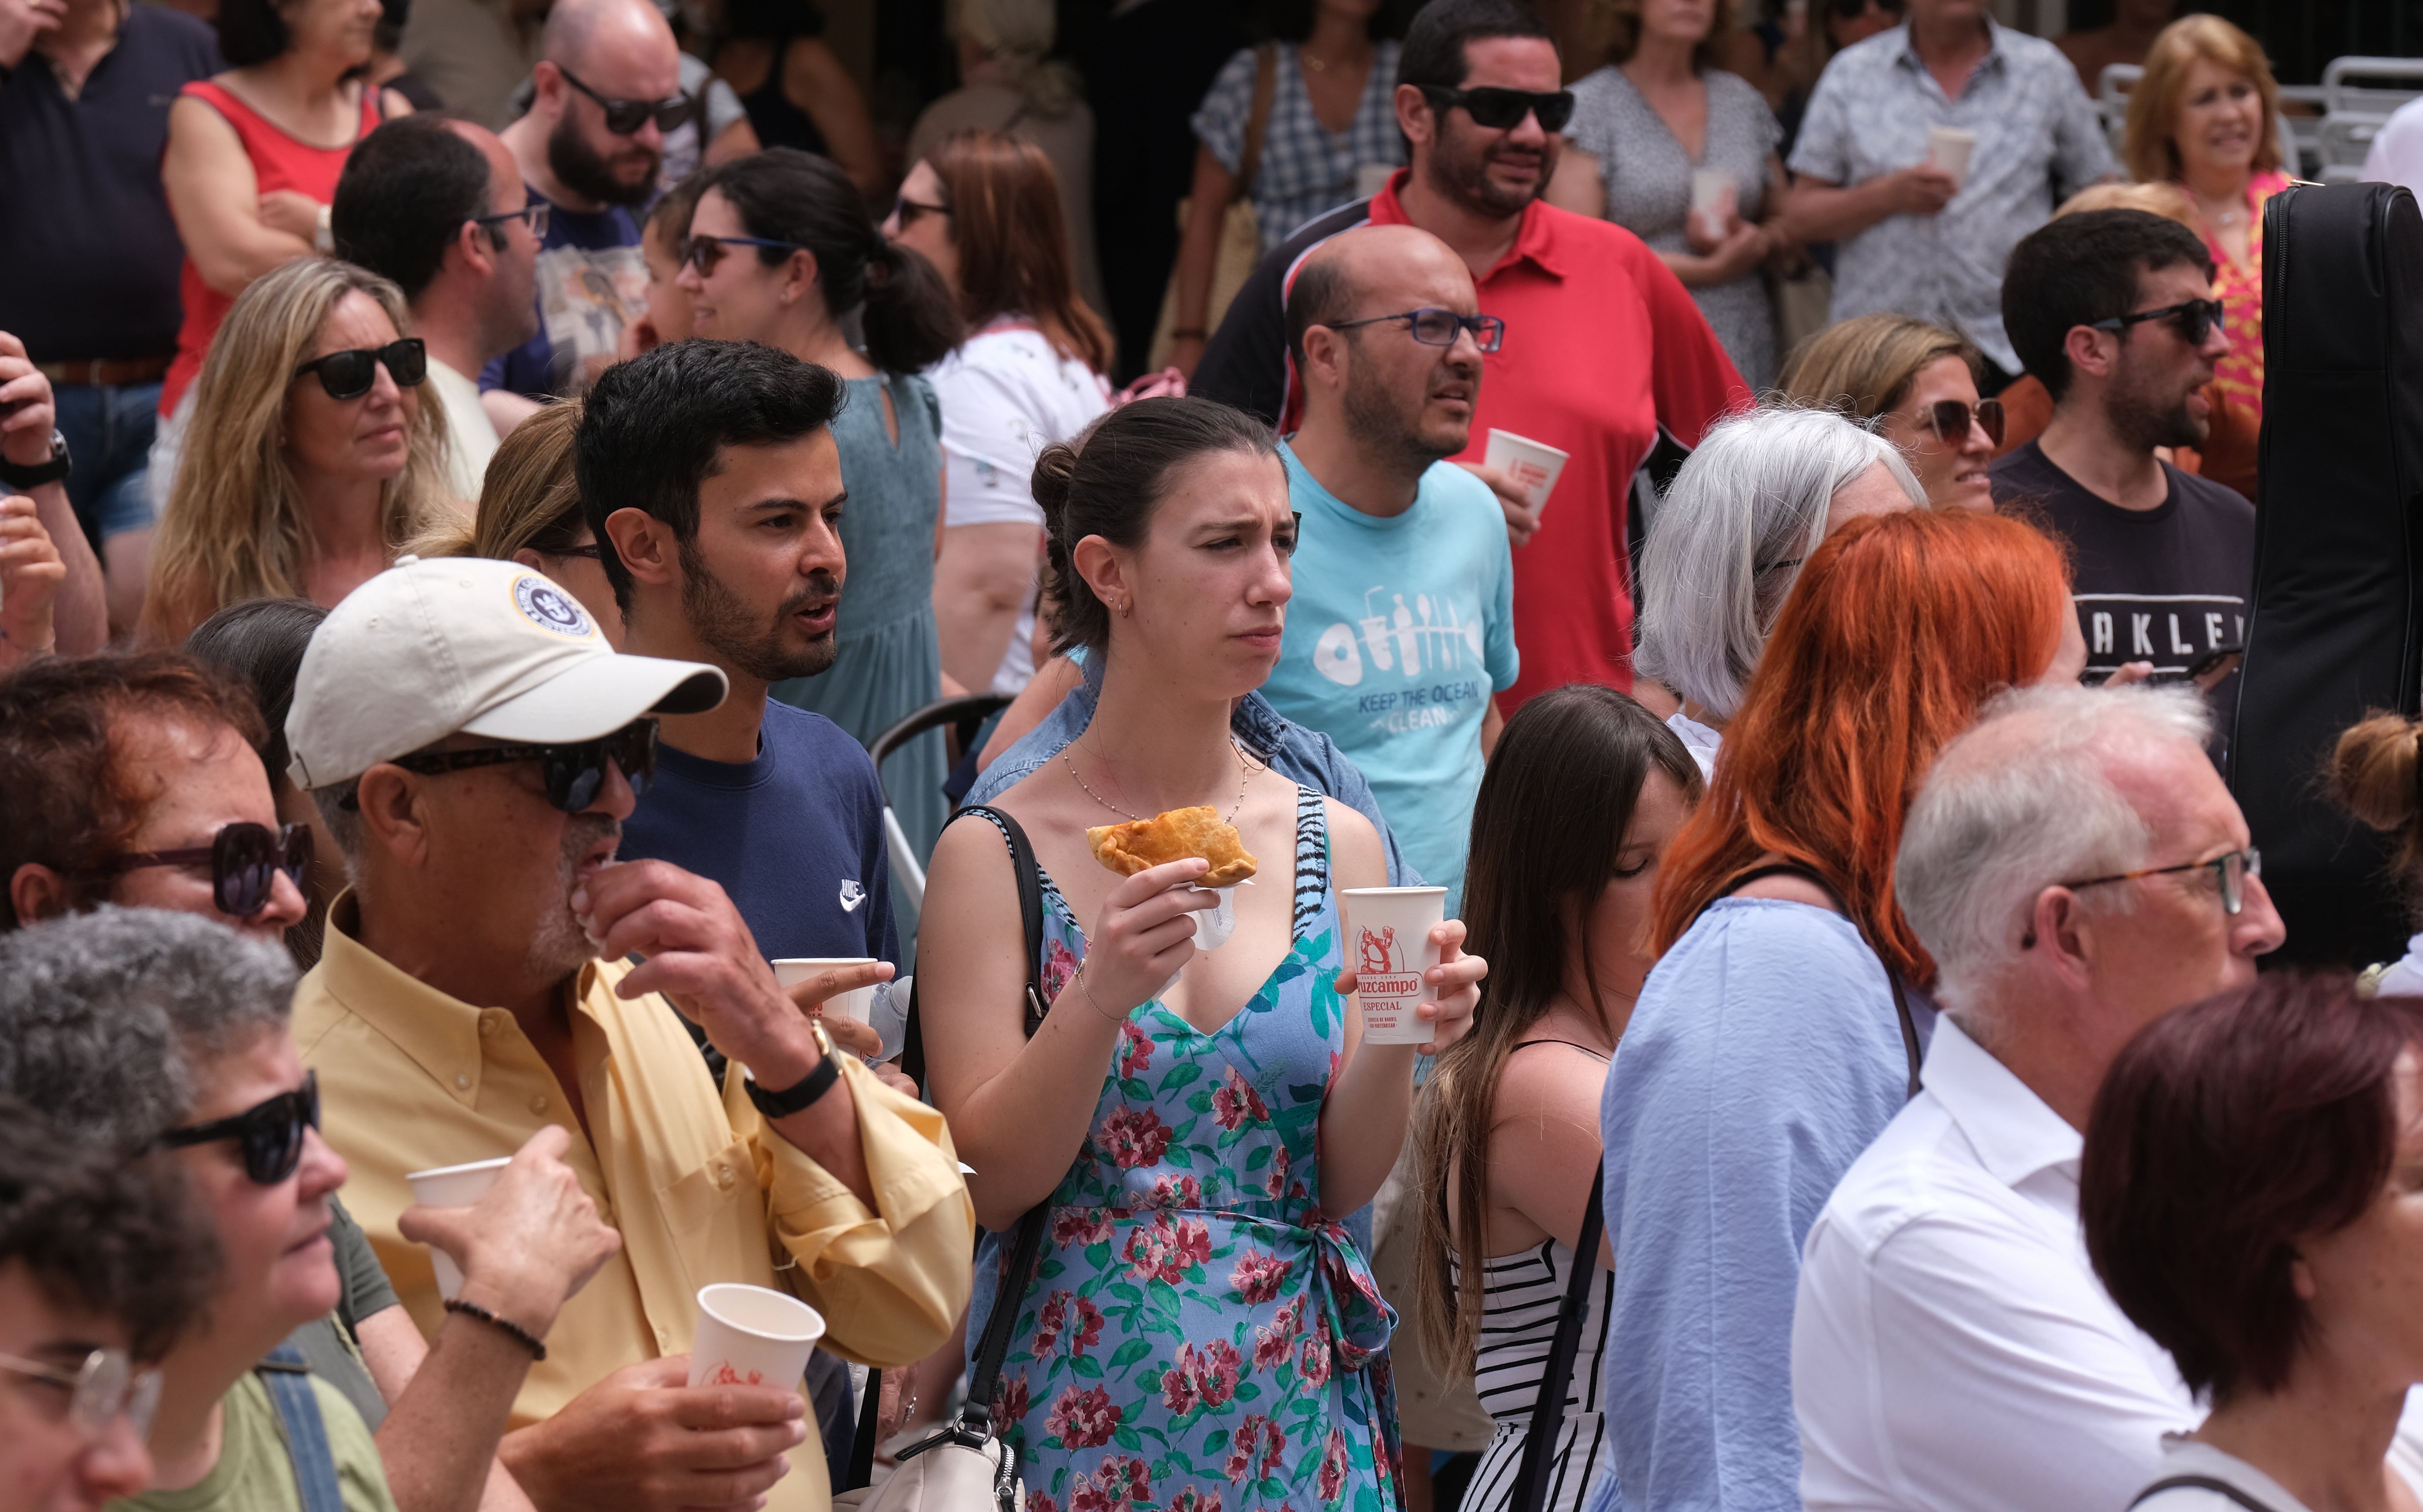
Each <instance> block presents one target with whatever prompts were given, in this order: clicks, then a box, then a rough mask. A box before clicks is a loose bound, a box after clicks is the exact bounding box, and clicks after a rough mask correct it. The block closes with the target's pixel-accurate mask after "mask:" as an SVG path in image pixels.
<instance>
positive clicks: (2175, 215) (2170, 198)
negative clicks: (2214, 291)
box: [2052, 179, 2204, 236]
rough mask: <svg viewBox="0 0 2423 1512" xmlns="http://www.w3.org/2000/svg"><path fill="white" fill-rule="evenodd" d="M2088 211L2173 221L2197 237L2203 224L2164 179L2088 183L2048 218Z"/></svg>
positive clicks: (2177, 189)
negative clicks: (2133, 213) (2136, 212)
mask: <svg viewBox="0 0 2423 1512" xmlns="http://www.w3.org/2000/svg"><path fill="white" fill-rule="evenodd" d="M2090 210H2142V211H2144V212H2145V213H2146V214H2148V215H2160V216H2162V218H2163V219H2164V220H2174V221H2177V222H2178V223H2179V224H2180V225H2182V226H2184V227H2186V228H2188V229H2189V230H2192V231H2193V232H2195V233H2196V234H2197V235H2198V236H2202V235H2203V234H2204V223H2203V222H2202V221H2200V220H2198V219H2197V218H2196V208H2195V201H2194V200H2193V199H2190V198H2189V197H2188V192H2187V191H2186V190H2185V189H2182V188H2180V187H2179V186H2178V184H2176V183H2173V182H2171V181H2169V180H2167V179H2165V180H2160V181H2155V182H2152V183H2090V184H2088V185H2087V186H2086V187H2085V188H2083V189H2081V190H2080V191H2079V192H2078V193H2076V194H2074V195H2072V196H2070V197H2068V198H2067V199H2065V200H2063V201H2062V202H2061V208H2060V209H2059V210H2056V211H2054V212H2053V213H2052V218H2053V219H2054V220H2059V219H2061V218H2062V217H2063V216H2064V215H2083V214H2084V213H2086V212H2088V211H2090Z"/></svg>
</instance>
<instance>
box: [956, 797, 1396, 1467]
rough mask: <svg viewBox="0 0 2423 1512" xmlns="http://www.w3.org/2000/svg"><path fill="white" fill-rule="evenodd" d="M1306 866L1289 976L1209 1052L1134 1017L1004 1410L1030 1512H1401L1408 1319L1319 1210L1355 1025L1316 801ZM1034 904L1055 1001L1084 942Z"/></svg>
mask: <svg viewBox="0 0 2423 1512" xmlns="http://www.w3.org/2000/svg"><path fill="white" fill-rule="evenodd" d="M1295 849H1296V855H1295V908H1294V927H1293V929H1292V931H1291V935H1292V938H1293V941H1294V945H1293V948H1292V949H1291V951H1290V952H1289V953H1288V956H1287V959H1285V960H1284V961H1281V962H1280V963H1279V965H1278V967H1277V969H1275V970H1274V971H1272V973H1271V975H1270V978H1269V980H1267V981H1266V982H1264V983H1263V984H1262V986H1261V989H1260V990H1259V992H1257V993H1256V994H1255V995H1254V998H1253V1000H1252V1001H1250V1002H1248V1003H1246V1004H1245V1006H1244V1007H1243V1009H1242V1010H1240V1011H1239V1012H1238V1014H1237V1016H1235V1017H1234V1018H1231V1019H1230V1020H1229V1021H1228V1022H1227V1024H1225V1025H1223V1026H1222V1027H1221V1028H1220V1030H1219V1031H1218V1032H1215V1033H1210V1034H1206V1033H1204V1032H1201V1031H1199V1030H1197V1029H1196V1028H1195V1027H1194V1026H1193V1025H1191V1024H1189V1023H1188V1022H1187V1021H1186V1020H1185V1019H1183V1018H1181V1017H1180V1016H1178V1015H1177V1014H1176V1013H1174V1012H1172V1011H1171V1010H1169V1009H1167V1008H1165V1007H1164V1006H1162V1004H1161V1003H1160V1002H1159V1001H1158V1000H1155V1001H1150V1002H1147V1003H1144V1004H1143V1005H1141V1006H1139V1007H1138V1008H1136V1009H1135V1011H1134V1012H1133V1013H1132V1014H1131V1015H1130V1016H1129V1019H1128V1022H1127V1023H1126V1024H1125V1025H1124V1026H1123V1027H1122V1028H1121V1030H1120V1043H1119V1049H1118V1053H1117V1054H1116V1057H1115V1058H1114V1061H1113V1063H1112V1066H1111V1069H1110V1074H1109V1075H1108V1076H1106V1077H1105V1078H1104V1079H1103V1081H1102V1091H1101V1098H1100V1099H1099V1101H1098V1102H1097V1103H1096V1105H1095V1110H1094V1122H1093V1127H1092V1129H1091V1131H1090V1132H1089V1133H1088V1135H1087V1136H1086V1140H1085V1148H1084V1149H1083V1150H1082V1151H1080V1152H1079V1154H1078V1157H1077V1161H1076V1164H1075V1165H1074V1166H1073V1167H1071V1168H1070V1170H1069V1174H1068V1177H1067V1178H1066V1179H1065V1180H1063V1181H1062V1182H1061V1184H1060V1187H1059V1189H1058V1190H1056V1191H1054V1192H1053V1195H1052V1204H1053V1209H1052V1218H1051V1227H1050V1231H1049V1233H1048V1234H1047V1236H1046V1238H1045V1243H1044V1246H1043V1250H1042V1252H1041V1255H1040V1257H1039V1259H1038V1262H1037V1267H1036V1272H1035V1280H1034V1281H1033V1283H1032V1284H1030V1285H1029V1286H1028V1287H1027V1289H1026V1292H1025V1294H1024V1296H1023V1297H1022V1298H1021V1299H1020V1300H1019V1303H1018V1306H1019V1316H1018V1326H1017V1331H1016V1332H1015V1333H1014V1334H1013V1335H1012V1342H1011V1344H1010V1347H1009V1354H1008V1357H1007V1359H1006V1361H1005V1362H1004V1363H1003V1366H1002V1379H1001V1386H1000V1388H999V1391H998V1393H997V1394H996V1395H995V1397H994V1399H993V1404H992V1408H993V1421H995V1422H996V1423H1002V1424H1006V1425H1011V1426H1010V1428H1009V1432H1010V1435H1011V1437H1012V1438H1013V1439H1014V1440H1016V1441H1018V1442H1019V1444H1020V1450H1021V1478H1022V1479H1023V1480H1024V1482H1025V1485H1026V1493H1027V1508H1028V1512H1144V1509H1148V1508H1152V1509H1164V1512H1278V1509H1281V1508H1286V1509H1289V1512H1314V1509H1316V1508H1335V1507H1345V1508H1350V1509H1351V1512H1393V1509H1395V1508H1396V1507H1397V1506H1398V1505H1399V1497H1398V1492H1397V1473H1396V1471H1397V1466H1396V1455H1397V1444H1396V1408H1395V1401H1394V1399H1393V1397H1392V1395H1391V1394H1390V1392H1389V1389H1388V1380H1387V1368H1386V1356H1385V1355H1383V1354H1382V1352H1381V1351H1382V1349H1383V1347H1385V1346H1386V1344H1387V1342H1388V1335H1389V1332H1390V1331H1391V1330H1392V1329H1393V1328H1394V1327H1395V1325H1396V1315H1395V1314H1394V1313H1392V1312H1391V1311H1390V1310H1389V1308H1388V1305H1387V1303H1386V1302H1385V1301H1383V1300H1381V1299H1380V1288H1379V1285H1378V1284H1377V1283H1376V1282H1375V1281H1374V1280H1373V1279H1372V1275H1371V1268H1370V1265H1369V1263H1368V1262H1367V1261H1366V1260H1365V1258H1364V1256H1363V1254H1362V1252H1361V1251H1360V1250H1359V1249H1357V1248H1356V1246H1355V1244H1354V1240H1353V1238H1351V1237H1350V1236H1348V1234H1347V1232H1346V1230H1345V1229H1344V1228H1343V1227H1342V1226H1341V1225H1340V1224H1339V1223H1338V1221H1337V1219H1336V1217H1335V1216H1333V1215H1331V1214H1328V1213H1325V1212H1323V1211H1322V1207H1321V1202H1320V1185H1321V1176H1320V1161H1319V1150H1318V1139H1319V1133H1320V1123H1321V1108H1322V1098H1323V1097H1324V1095H1326V1093H1327V1091H1328V1085H1329V1081H1330V1079H1331V1078H1332V1077H1333V1076H1335V1075H1336V1073H1337V1070H1338V1058H1339V1056H1340V1055H1341V1054H1342V1052H1343V1051H1344V1049H1345V1047H1346V1012H1347V1008H1346V1003H1345V1000H1343V999H1341V998H1339V997H1338V994H1337V992H1336V991H1335V990H1334V988H1333V987H1332V985H1331V983H1332V981H1333V980H1334V979H1335V977H1336V976H1337V973H1338V967H1339V954H1338V952H1339V945H1338V901H1337V897H1336V895H1335V893H1334V891H1333V890H1332V889H1331V886H1330V879H1329V832H1328V827H1327V824H1326V822H1325V816H1324V812H1323V810H1322V797H1321V795H1319V794H1318V793H1313V792H1305V793H1303V794H1302V795H1300V797H1299V799H1298V802H1297V808H1296V847H1295ZM1269 880H1270V879H1269V877H1268V876H1267V874H1266V875H1265V877H1264V878H1263V881H1264V884H1265V885H1267V883H1268V881H1269ZM1043 893H1044V900H1045V902H1044V926H1043V938H1044V944H1043V961H1042V963H1041V966H1042V977H1043V991H1044V997H1045V999H1046V1000H1050V999H1051V998H1052V997H1053V996H1054V995H1056V994H1057V993H1058V992H1059V990H1060V987H1061V985H1062V984H1065V983H1066V982H1067V981H1068V980H1069V977H1070V976H1071V975H1072V974H1074V972H1075V971H1076V969H1077V963H1078V962H1079V961H1081V960H1083V959H1084V958H1085V933H1084V931H1083V930H1081V929H1080V928H1079V927H1078V924H1077V921H1076V920H1075V919H1074V918H1073V917H1072V916H1071V915H1070V914H1069V906H1068V905H1067V903H1066V902H1064V901H1063V900H1062V898H1061V896H1060V892H1059V890H1058V889H1057V888H1055V887H1053V884H1052V879H1051V878H1050V877H1049V876H1048V875H1047V876H1045V877H1044V878H1043ZM1000 1248H1002V1249H1005V1250H1006V1248H1007V1247H1006V1246H1001V1247H1000ZM1003 1263H1005V1264H1006V1260H1005V1261H1004V1262H1003Z"/></svg>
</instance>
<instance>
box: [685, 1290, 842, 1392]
mask: <svg viewBox="0 0 2423 1512" xmlns="http://www.w3.org/2000/svg"><path fill="white" fill-rule="evenodd" d="M824 1336H825V1320H824V1315H822V1314H820V1313H818V1312H817V1311H816V1309H815V1308H813V1307H810V1306H809V1305H808V1304H807V1303H805V1302H803V1301H801V1300H800V1299H798V1298H796V1297H792V1296H788V1295H786V1294H784V1293H783V1292H778V1291H768V1290H767V1289H766V1288H765V1287H763V1286H743V1285H741V1284H737V1283H735V1282H724V1283H721V1284H717V1285H713V1286H702V1287H700V1288H699V1290H698V1332H697V1334H696V1336H695V1337H694V1338H693V1339H692V1340H691V1343H690V1347H689V1383H690V1384H691V1385H693V1386H771V1387H774V1388H775V1389H776V1390H778V1391H786V1392H796V1391H798V1390H800V1384H801V1382H802V1380H803V1379H804V1378H805V1377H806V1376H807V1373H808V1356H809V1355H810V1354H811V1353H813V1352H814V1351H815V1349H816V1341H817V1340H818V1339H821V1338H823V1337H824Z"/></svg>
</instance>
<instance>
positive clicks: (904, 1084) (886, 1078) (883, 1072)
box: [875, 1061, 918, 1097]
mask: <svg viewBox="0 0 2423 1512" xmlns="http://www.w3.org/2000/svg"><path fill="white" fill-rule="evenodd" d="M875 1079H877V1080H878V1081H880V1082H882V1083H883V1084H884V1085H885V1086H887V1087H890V1088H891V1089H892V1090H893V1091H895V1092H896V1093H899V1094H900V1095H903V1096H907V1097H915V1096H917V1095H918V1092H917V1083H916V1081H915V1079H913V1078H911V1076H910V1075H909V1073H907V1072H906V1071H903V1070H901V1069H899V1068H898V1067H897V1066H895V1065H894V1064H893V1063H891V1062H889V1061H886V1062H884V1063H882V1064H881V1065H879V1066H877V1067H876V1068H875Z"/></svg>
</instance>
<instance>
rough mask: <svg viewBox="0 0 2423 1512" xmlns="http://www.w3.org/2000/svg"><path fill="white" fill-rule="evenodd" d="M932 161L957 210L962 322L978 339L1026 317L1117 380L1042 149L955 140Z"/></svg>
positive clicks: (958, 135) (987, 136)
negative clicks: (989, 327) (992, 326)
mask: <svg viewBox="0 0 2423 1512" xmlns="http://www.w3.org/2000/svg"><path fill="white" fill-rule="evenodd" d="M926 163H928V164H929V165H932V167H933V169H934V176H935V177H936V178H939V179H941V180H942V196H943V198H944V200H945V202H947V203H948V204H949V206H950V207H951V244H952V245H953V246H954V247H956V248H957V249H958V254H959V314H960V317H961V318H962V319H964V320H965V321H966V322H967V324H968V330H969V331H970V333H972V334H973V333H974V332H976V331H980V330H982V329H984V327H985V325H986V323H988V322H990V321H992V320H995V319H997V318H999V317H1001V316H1004V315H1023V316H1025V317H1026V318H1028V319H1029V320H1032V321H1033V322H1035V323H1036V324H1037V326H1039V327H1041V328H1042V331H1043V334H1044V336H1045V338H1046V339H1049V340H1050V341H1051V343H1052V345H1053V348H1054V349H1055V350H1056V351H1058V352H1059V353H1060V354H1061V355H1062V356H1068V357H1077V358H1080V359H1082V360H1083V361H1084V362H1085V366H1087V367H1089V368H1091V369H1093V370H1095V371H1096V372H1107V371H1109V370H1110V366H1111V331H1110V327H1109V326H1107V325H1105V324H1103V323H1102V318H1101V316H1100V315H1098V314H1096V313H1095V312H1094V311H1093V310H1092V309H1091V308H1090V307H1087V305H1086V304H1085V301H1084V300H1083V299H1080V298H1079V297H1078V296H1077V280H1076V276H1075V275H1074V274H1073V273H1071V271H1070V269H1071V268H1072V267H1073V266H1074V263H1073V260H1072V259H1071V258H1070V255H1069V228H1068V223H1067V221H1066V220H1065V219H1064V218H1063V217H1062V215H1061V213H1060V183H1059V178H1058V176H1057V175H1055V174H1054V173H1053V171H1052V160H1051V159H1050V158H1048V157H1045V156H1044V155H1043V150H1042V149H1041V148H1039V147H1037V146H1036V145H1035V144H1034V143H1032V142H1029V141H1024V140H1021V138H1018V137H1015V136H1005V135H1003V134H1000V133H999V132H981V131H964V132H953V133H952V134H950V135H948V136H945V137H943V138H942V142H941V143H940V145H938V146H937V147H935V149H934V150H932V151H931V152H928V153H926Z"/></svg>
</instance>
